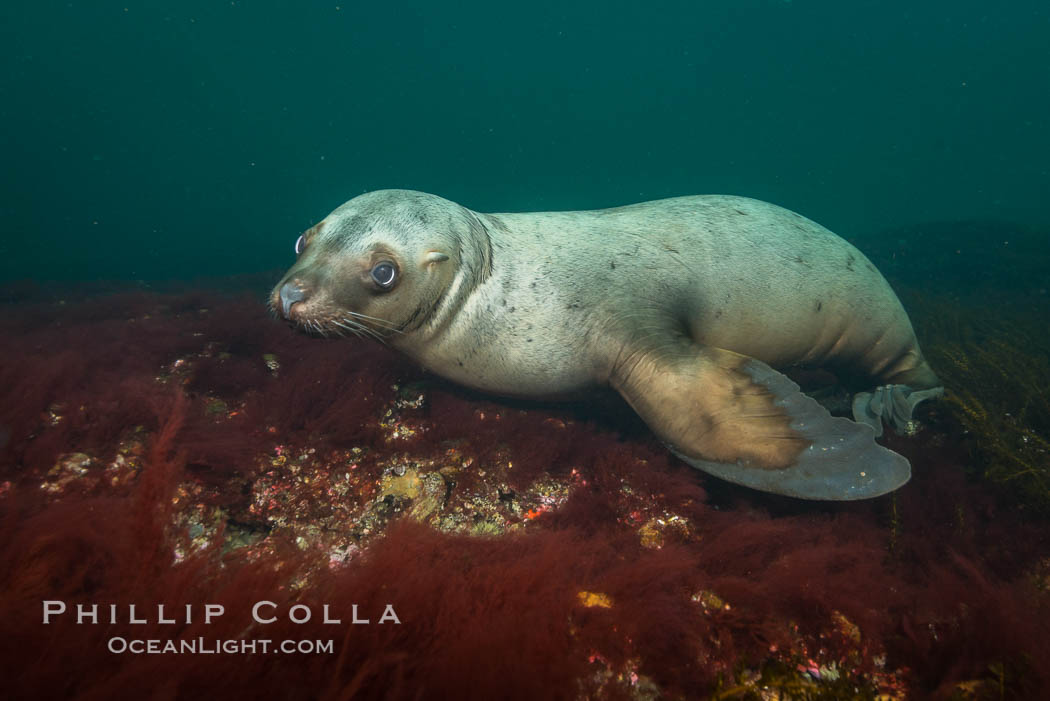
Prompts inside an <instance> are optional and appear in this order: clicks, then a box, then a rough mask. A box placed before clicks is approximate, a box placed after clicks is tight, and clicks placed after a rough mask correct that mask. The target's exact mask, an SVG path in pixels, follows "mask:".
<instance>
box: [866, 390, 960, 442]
mask: <svg viewBox="0 0 1050 701" xmlns="http://www.w3.org/2000/svg"><path fill="white" fill-rule="evenodd" d="M942 394H944V388H943V387H931V388H929V389H922V390H914V389H912V388H911V387H909V386H907V385H882V386H880V387H876V388H875V389H874V390H872V391H871V392H857V394H856V396H855V397H853V418H854V419H855V420H856V421H858V422H860V423H864V424H867V425H868V426H871V428H872V430H874V431H875V435H876V436H881V435H882V422H883V421H885V422H886V423H888V424H889V425H891V426H893V430H894V431H895V432H896V433H897V434H898V435H904V434H907V433H914V431H912V430H911V415H912V412H913V411H915V407H916V406H917V405H918V404H919V402H924V401H926V400H927V399H933V398H934V397H939V396H941V395H942Z"/></svg>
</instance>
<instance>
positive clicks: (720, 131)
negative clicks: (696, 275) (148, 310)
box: [0, 0, 1050, 280]
mask: <svg viewBox="0 0 1050 701" xmlns="http://www.w3.org/2000/svg"><path fill="white" fill-rule="evenodd" d="M0 56H2V57H3V65H4V70H3V72H2V74H0V143H2V153H0V156H2V160H3V165H4V167H3V169H2V177H3V183H2V188H0V190H2V194H0V198H2V200H0V207H2V209H0V221H2V226H3V236H2V239H0V261H2V263H0V264H2V266H3V270H2V272H3V276H4V279H7V280H10V279H14V278H34V279H38V280H46V279H75V278H84V279H87V278H126V279H145V280H150V279H160V278H186V277H193V276H196V275H224V274H240V273H250V272H255V271H263V270H277V269H280V268H283V267H285V266H286V265H287V264H289V263H290V262H291V261H292V259H293V253H292V245H293V243H294V241H295V239H296V236H297V235H298V233H299V232H300V231H301V230H302V229H304V228H306V227H307V226H309V225H310V224H311V223H313V222H314V221H316V220H318V219H320V218H321V217H323V216H324V215H325V214H327V213H328V212H329V211H330V210H331V209H332V208H334V207H335V206H337V205H338V204H340V203H341V202H343V201H344V200H346V199H349V198H350V197H352V196H354V195H356V194H359V193H361V192H363V191H367V190H372V189H377V188H384V187H404V188H413V189H420V190H427V191H430V192H434V193H436V194H440V195H442V196H445V197H448V198H450V199H454V200H456V201H458V202H460V203H462V204H464V205H467V206H469V207H472V208H474V209H478V210H483V211H493V210H495V211H501V210H502V211H506V210H539V209H580V208H593V207H604V206H614V205H619V204H625V203H629V202H635V201H639V200H645V199H655V198H660V197H668V196H673V195H682V194H698V193H712V192H719V193H733V194H742V195H749V196H753V197H758V198H761V199H766V200H770V201H773V202H776V203H778V204H782V205H784V206H787V207H790V208H792V209H794V210H796V211H799V212H801V213H803V214H805V215H807V216H809V217H811V218H813V219H816V220H818V221H820V222H821V223H823V224H825V225H827V226H828V227H830V228H832V229H833V230H835V231H836V232H838V233H840V234H843V235H846V236H865V235H867V236H871V235H875V234H878V233H879V232H883V231H887V230H890V229H892V228H894V227H899V226H906V225H910V224H915V223H921V222H927V221H937V220H946V219H948V220H954V219H958V220H964V219H974V218H982V219H996V220H1003V221H1007V222H1012V223H1014V224H1020V225H1023V226H1030V227H1046V226H1047V225H1050V212H1048V207H1047V200H1048V196H1050V174H1048V171H1050V163H1048V161H1050V119H1048V112H1050V4H1048V3H1047V2H1046V1H1045V0H1040V1H1036V0H1011V2H1009V3H999V4H997V3H988V2H975V1H974V0H956V1H953V2H945V1H940V0H938V1H936V2H933V1H929V2H914V1H912V2H871V1H867V0H864V1H854V2H843V1H842V0H835V1H830V0H822V1H812V2H810V1H806V0H794V1H793V2H784V1H783V0H776V1H774V0H765V1H760V0H732V1H729V0H725V1H717V2H715V1H712V2H675V3H642V2H630V3H624V2H600V3H599V2H589V3H573V2H558V3H539V2H529V3H496V2H491V1H488V2H469V3H438V2H431V3H397V2H390V3H378V2H376V3H356V2H351V1H350V0H334V1H333V2H276V1H274V0H269V1H266V2H262V1H260V2H250V1H239V0H238V1H235V2H230V1H229V0H224V1H221V2H220V1H214V2H204V1H202V0H191V1H180V2H168V3H161V2H152V3H144V2H133V1H131V0H128V1H127V2H108V1H106V0H95V1H93V2H47V1H36V2H26V1H18V0H16V1H14V2H12V1H11V0H8V2H5V3H3V5H2V7H0Z"/></svg>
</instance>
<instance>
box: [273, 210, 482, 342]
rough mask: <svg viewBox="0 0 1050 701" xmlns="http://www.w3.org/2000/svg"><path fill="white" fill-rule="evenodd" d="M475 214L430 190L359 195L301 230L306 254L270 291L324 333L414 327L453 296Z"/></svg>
mask: <svg viewBox="0 0 1050 701" xmlns="http://www.w3.org/2000/svg"><path fill="white" fill-rule="evenodd" d="M472 220H473V222H476V221H477V219H476V217H473V214H472V213H471V212H470V210H467V209H465V208H464V207H460V206H459V205H457V204H455V203H453V202H449V201H448V200H444V199H442V198H440V197H436V196H434V195H427V194H425V193H419V192H412V191H408V190H380V191H377V192H370V193H367V194H365V195H361V196H359V197H356V198H354V199H352V200H350V201H349V202H346V203H345V204H343V205H342V206H340V207H339V208H338V209H336V210H335V211H333V212H332V213H331V214H329V215H328V216H327V217H325V218H324V219H323V220H321V222H319V223H318V224H316V225H314V226H313V227H311V228H310V229H308V230H307V231H305V232H304V233H303V234H302V235H301V236H300V237H299V239H298V240H297V241H296V244H295V250H296V254H297V255H298V256H299V258H298V260H297V261H296V262H295V264H294V265H293V266H292V267H291V269H290V270H289V271H288V272H287V273H286V274H285V275H284V277H283V278H282V279H281V281H280V282H278V283H277V286H276V287H274V289H273V291H272V292H271V293H270V307H271V309H272V310H273V311H274V313H275V314H277V315H279V316H280V317H282V318H284V319H286V320H288V321H289V322H291V323H292V324H294V325H295V326H296V327H298V328H299V329H301V330H304V331H307V332H313V333H318V334H321V335H346V334H348V333H354V334H356V335H368V336H372V337H374V338H377V339H379V340H386V339H387V338H390V337H392V336H399V335H403V334H408V333H411V332H412V331H414V330H416V329H418V328H420V327H421V326H424V325H426V324H427V323H428V322H430V321H432V317H433V315H434V312H435V310H436V309H437V308H438V307H439V306H441V305H442V303H443V302H445V301H446V298H447V297H448V296H449V295H448V294H447V293H448V292H449V289H450V288H451V287H453V283H454V282H455V280H456V277H457V273H458V272H459V271H460V270H461V269H462V268H463V267H464V266H463V265H462V263H463V260H464V256H469V255H470V252H471V250H472V247H471V246H465V245H464V243H465V242H466V243H469V240H470V238H471V236H472V234H473V233H475V232H472V230H471V227H472V225H473V222H472ZM478 226H480V224H478ZM466 267H467V269H468V270H471V271H472V270H474V269H475V266H471V265H468V266H466Z"/></svg>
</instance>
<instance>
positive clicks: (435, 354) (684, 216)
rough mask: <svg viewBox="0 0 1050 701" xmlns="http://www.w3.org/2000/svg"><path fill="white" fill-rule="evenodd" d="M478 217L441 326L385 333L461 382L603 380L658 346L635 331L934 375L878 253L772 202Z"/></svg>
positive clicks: (501, 385)
mask: <svg viewBox="0 0 1050 701" xmlns="http://www.w3.org/2000/svg"><path fill="white" fill-rule="evenodd" d="M476 216H477V217H478V218H479V219H480V220H481V222H482V223H483V224H484V225H485V229H486V231H487V232H488V236H489V238H490V241H491V247H492V251H493V260H494V265H493V266H492V270H491V273H490V274H489V275H488V276H487V277H486V279H484V280H483V281H482V282H481V283H480V284H478V285H477V286H476V287H475V289H474V293H473V294H472V295H471V296H470V297H469V298H468V299H467V300H465V303H464V304H463V305H462V307H461V308H460V309H459V310H458V311H457V313H456V315H455V318H454V320H453V321H452V322H451V323H450V324H448V325H446V326H443V327H441V329H440V330H439V332H437V333H434V334H432V335H427V336H420V337H418V338H411V337H409V338H404V339H400V338H395V339H392V345H394V346H395V347H397V348H399V349H400V350H402V351H404V352H406V353H408V354H409V355H411V356H412V357H414V358H416V359H417V360H418V361H419V362H420V363H421V364H423V365H424V366H426V367H428V368H430V369H432V370H434V371H435V372H438V373H439V374H441V375H444V376H446V377H448V378H449V379H453V380H455V381H457V382H460V383H462V384H465V385H469V386H472V387H475V388H478V389H482V390H486V391H491V392H496V393H501V394H514V395H525V396H539V397H542V396H553V395H560V394H564V393H566V392H571V391H573V390H579V389H585V388H586V387H588V386H591V385H594V384H602V383H605V382H606V381H607V380H608V373H609V366H610V364H611V363H613V362H615V359H616V357H617V356H622V354H623V353H624V352H630V350H629V349H628V350H627V351H625V350H624V347H625V346H626V347H631V346H634V345H635V344H642V345H646V344H653V345H657V346H658V345H660V344H661V342H662V341H661V338H660V337H659V335H658V336H657V337H656V338H650V339H648V340H647V339H646V338H645V337H644V336H645V335H646V334H654V333H656V334H659V333H660V332H661V331H666V332H667V333H669V334H674V333H685V334H687V335H688V336H690V337H691V338H692V339H693V340H694V341H696V342H697V343H699V344H702V345H706V346H714V347H717V348H724V349H726V350H731V351H735V352H737V353H741V354H743V355H748V356H751V357H753V358H758V359H759V360H762V361H763V362H765V363H768V364H769V365H772V366H774V367H788V366H794V365H805V366H822V367H835V368H841V369H845V370H848V371H851V372H852V373H855V374H858V375H861V376H864V377H868V378H870V379H871V380H872V381H873V382H874V383H877V384H883V383H887V382H904V383H905V384H909V382H914V381H915V380H916V379H917V380H918V381H917V383H916V386H923V387H926V386H932V385H933V384H935V383H936V377H935V376H934V375H933V373H932V372H931V371H929V368H928V366H927V365H926V364H925V363H924V362H923V360H922V356H921V353H919V351H918V344H917V342H916V339H915V334H914V332H913V330H912V327H911V323H910V321H909V319H908V316H907V314H906V313H905V311H904V309H903V307H902V306H901V304H900V302H899V300H898V299H897V296H896V295H895V294H894V293H893V290H892V289H891V288H890V286H889V284H888V283H887V282H886V280H885V279H884V278H883V277H882V275H881V274H880V273H879V272H878V270H877V269H876V268H875V266H874V265H872V263H871V262H870V261H869V260H868V259H867V258H866V257H865V256H864V254H862V253H861V252H860V251H858V250H857V249H856V248H855V247H853V246H852V245H851V244H849V243H848V242H847V241H845V240H844V239H842V238H839V237H838V236H836V235H835V234H833V233H831V232H830V231H828V230H827V229H825V228H824V227H822V226H820V225H819V224H816V223H815V222H812V221H810V220H809V219H806V218H804V217H802V216H800V215H798V214H795V213H793V212H790V211H788V210H786V209H783V208H781V207H777V206H775V205H772V204H768V203H765V202H760V201H757V200H752V199H747V198H743V197H731V196H697V197H680V198H675V199H670V200H661V201H657V202H646V203H643V204H638V205H631V206H626V207H618V208H616V209H610V210H597V211H583V212H544V213H534V214H492V215H484V214H477V215H476ZM508 367H513V371H511V372H508V371H507V368H508Z"/></svg>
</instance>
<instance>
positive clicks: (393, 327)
mask: <svg viewBox="0 0 1050 701" xmlns="http://www.w3.org/2000/svg"><path fill="white" fill-rule="evenodd" d="M346 313H347V314H349V315H350V316H352V317H355V318H358V319H367V320H368V321H374V322H376V323H378V324H380V325H381V326H383V328H384V329H386V330H387V331H393V332H395V333H404V332H403V331H401V329H399V328H398V327H397V324H395V323H394V322H392V321H387V320H386V319H380V318H379V317H377V316H368V315H367V314H362V313H360V312H352V311H347V312H346Z"/></svg>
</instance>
